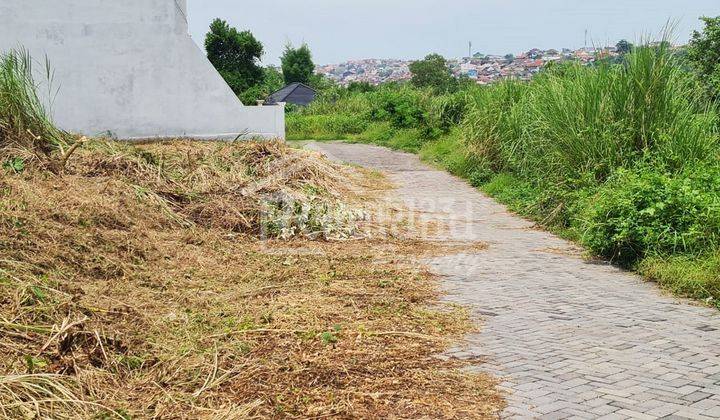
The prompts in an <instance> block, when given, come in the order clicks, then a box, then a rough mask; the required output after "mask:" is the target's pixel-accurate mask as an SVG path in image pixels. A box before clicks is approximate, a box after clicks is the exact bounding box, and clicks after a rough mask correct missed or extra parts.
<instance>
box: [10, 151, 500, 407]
mask: <svg viewBox="0 0 720 420" xmlns="http://www.w3.org/2000/svg"><path fill="white" fill-rule="evenodd" d="M377 185H381V186H382V185H383V182H382V180H379V179H378V176H377V174H371V173H367V172H364V171H361V170H358V169H354V168H349V167H344V166H339V165H336V164H333V163H331V162H329V161H327V160H326V159H324V158H322V157H320V156H319V155H317V154H314V153H310V152H305V151H300V150H294V149H290V148H288V147H286V146H285V145H283V144H280V143H273V142H270V143H255V142H249V143H232V144H228V143H221V144H216V143H192V142H174V143H169V144H149V145H138V146H131V145H123V144H118V143H110V142H101V141H92V142H88V143H87V144H85V145H84V146H83V147H82V148H80V149H78V150H77V151H76V152H75V154H74V155H73V156H72V158H71V159H70V160H69V162H68V164H67V166H66V168H65V169H64V171H63V172H62V173H61V174H54V173H52V172H50V171H47V170H44V169H43V168H42V166H37V167H36V166H32V165H30V166H28V167H26V168H25V169H24V170H23V171H19V172H18V171H11V170H7V169H6V170H3V171H2V172H0V353H2V354H3V355H4V357H3V358H2V359H0V418H31V417H40V418H44V417H53V418H71V417H72V418H77V417H81V418H130V417H132V418H149V417H160V418H254V417H264V418H267V417H277V418H283V417H287V418H294V417H320V416H340V417H360V418H379V417H387V416H400V417H414V418H417V417H429V418H443V417H446V418H452V417H491V416H493V415H494V414H495V413H496V412H497V411H498V409H500V408H501V407H502V401H501V399H500V398H499V396H498V394H497V392H496V391H495V388H494V383H493V381H492V380H491V379H490V378H488V377H487V376H484V375H475V374H468V373H463V372H462V371H461V368H462V367H463V366H465V365H466V364H467V363H469V362H460V361H453V360H451V361H442V360H440V359H438V358H436V357H435V355H437V354H438V353H440V352H442V351H443V350H444V349H446V348H447V347H448V346H449V345H450V343H451V341H452V340H456V339H459V338H461V337H462V336H463V335H464V334H465V333H467V332H468V331H469V330H470V329H471V328H472V327H471V324H470V322H469V320H468V315H467V313H466V311H465V310H463V309H462V308H459V307H455V306H448V305H442V304H439V303H438V302H437V297H438V291H437V289H436V282H435V280H434V279H433V278H432V277H431V276H430V275H429V274H428V273H427V272H426V271H424V269H422V268H420V267H417V266H416V265H415V264H413V263H411V261H412V258H415V257H417V256H418V255H422V254H423V253H437V252H443V249H442V246H440V245H437V244H428V243H423V242H418V241H412V240H402V239H378V238H376V239H372V237H371V235H370V234H369V233H372V231H373V227H372V226H369V227H368V226H366V225H364V224H363V221H364V219H365V217H364V216H363V217H358V216H357V215H358V214H364V212H365V211H364V210H363V206H362V205H363V204H367V203H368V202H371V201H373V200H374V199H376V197H377V195H378V192H377V191H376V190H373V188H375V189H377ZM373 186H374V187H373ZM268 203H270V204H268ZM288 203H292V204H291V205H289V207H288V206H287V204H288ZM268 205H270V206H271V209H270V210H268V208H267V206H268ZM273 208H274V209H275V210H278V212H277V213H273V212H272V209H273ZM338 209H341V210H338ZM280 210H282V211H280ZM338 214H339V215H340V216H339V217H336V216H337V215H338ZM348 214H350V216H348ZM274 216H278V217H277V218H275V217H274ZM279 220H280V221H279ZM368 228H369V229H370V231H369V232H368V230H367V229H368ZM263 235H268V236H269V237H270V238H271V239H268V240H261V239H260V238H261V237H263ZM272 238H275V239H272ZM281 238H284V239H285V240H283V239H281ZM290 238H292V239H290ZM288 239H289V240H288ZM317 239H346V240H342V241H337V240H336V241H328V240H320V241H318V240H317ZM347 239H352V240H347Z"/></svg>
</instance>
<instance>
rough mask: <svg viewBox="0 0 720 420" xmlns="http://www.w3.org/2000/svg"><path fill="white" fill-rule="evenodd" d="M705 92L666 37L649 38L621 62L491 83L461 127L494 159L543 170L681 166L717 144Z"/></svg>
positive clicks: (603, 171) (529, 172)
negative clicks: (648, 162) (642, 162)
mask: <svg viewBox="0 0 720 420" xmlns="http://www.w3.org/2000/svg"><path fill="white" fill-rule="evenodd" d="M699 93H700V91H699V86H698V85H697V83H695V80H694V79H693V76H692V75H690V74H689V73H686V72H684V71H683V70H682V69H681V68H680V66H678V65H677V64H676V63H675V62H674V57H673V54H672V51H671V50H670V49H669V47H668V46H667V43H661V44H660V46H657V47H656V46H649V45H648V46H644V47H639V48H637V49H636V50H635V51H634V52H633V53H632V54H630V55H629V56H628V57H627V59H626V61H625V63H624V64H622V65H612V64H607V63H600V64H599V65H597V66H594V67H587V66H582V65H580V64H577V63H570V64H564V65H560V66H555V67H553V68H551V69H549V70H547V71H545V72H543V73H542V74H541V75H539V76H538V77H537V78H536V79H534V80H533V81H532V82H531V83H529V84H519V83H517V82H505V83H502V84H500V85H497V86H494V87H491V88H490V89H488V92H485V93H483V94H481V95H479V97H480V100H479V101H478V102H477V103H475V104H474V105H473V107H472V110H471V112H470V116H469V117H468V118H467V119H466V121H465V127H464V134H465V136H464V137H465V140H466V144H467V146H468V147H471V148H473V149H475V150H476V151H477V153H479V154H480V155H482V157H483V158H484V159H487V160H488V162H489V164H490V165H491V166H492V167H493V168H495V169H497V170H507V171H511V172H514V173H518V174H520V175H522V176H526V177H530V178H537V179H538V180H540V179H545V178H546V177H547V176H551V177H553V178H554V180H555V181H557V180H559V179H569V178H572V179H577V178H580V177H585V176H586V175H588V174H592V175H593V177H594V178H596V179H597V181H600V182H601V181H603V180H605V179H606V178H607V177H608V176H609V175H610V174H611V172H612V171H613V170H614V169H615V168H618V167H626V166H628V165H632V164H633V163H634V162H636V161H638V160H639V159H642V158H651V159H652V160H654V161H656V162H657V163H658V164H659V165H661V166H663V167H665V168H668V169H671V170H679V169H681V168H682V166H683V165H685V164H687V163H688V162H692V161H696V160H699V159H704V158H705V157H707V156H708V154H709V153H713V152H714V151H715V150H716V147H717V132H716V124H715V122H714V120H715V118H716V116H715V115H714V114H713V113H711V112H709V107H708V104H707V103H706V102H704V101H703V100H702V96H701V95H700V94H699Z"/></svg>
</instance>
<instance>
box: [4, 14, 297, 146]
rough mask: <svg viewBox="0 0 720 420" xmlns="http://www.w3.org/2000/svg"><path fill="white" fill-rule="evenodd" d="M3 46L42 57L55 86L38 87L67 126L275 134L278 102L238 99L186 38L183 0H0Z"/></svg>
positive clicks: (281, 131) (281, 127) (280, 125)
mask: <svg viewBox="0 0 720 420" xmlns="http://www.w3.org/2000/svg"><path fill="white" fill-rule="evenodd" d="M13 48H15V49H17V48H25V49H27V50H29V51H30V53H31V55H32V57H33V59H34V61H37V62H38V63H44V61H45V57H47V59H48V60H49V62H50V65H51V67H52V69H53V71H54V82H53V84H52V86H53V88H54V89H56V90H57V92H56V94H55V93H52V94H51V93H48V90H47V89H43V92H46V93H45V94H44V95H45V98H46V99H47V100H48V102H52V111H53V117H54V119H55V121H56V123H57V124H58V125H59V126H60V127H61V128H63V129H65V130H68V131H73V132H77V133H82V134H87V135H99V134H108V133H109V134H111V135H113V136H115V137H118V138H150V137H179V136H182V137H196V138H214V137H219V138H229V137H233V138H234V137H236V136H238V135H239V134H243V133H244V134H247V135H249V136H262V137H277V138H284V137H285V114H284V107H281V106H267V107H257V106H243V104H242V103H241V102H240V100H239V99H238V98H237V97H236V96H235V94H233V92H232V90H231V89H230V88H229V87H228V85H227V84H226V83H225V81H224V80H223V79H222V77H220V75H219V74H218V73H217V71H215V69H214V68H213V66H212V65H211V64H210V62H209V61H208V60H207V58H206V57H205V54H204V53H203V52H202V51H201V50H200V49H199V48H198V47H197V45H196V44H195V43H194V42H193V40H192V39H191V38H190V35H189V31H188V21H187V0H122V1H119V0H0V52H6V51H8V50H10V49H13ZM38 67H40V66H38ZM36 70H38V71H37V73H41V72H40V71H39V68H36ZM51 99H52V100H51Z"/></svg>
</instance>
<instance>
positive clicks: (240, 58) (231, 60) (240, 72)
mask: <svg viewBox="0 0 720 420" xmlns="http://www.w3.org/2000/svg"><path fill="white" fill-rule="evenodd" d="M205 50H206V51H207V56H208V59H209V60H210V62H211V63H212V64H213V66H215V68H216V69H217V71H218V72H219V73H220V75H221V76H222V77H223V79H225V81H226V82H227V84H228V85H230V88H231V89H232V90H233V92H235V94H237V95H239V94H241V93H243V92H245V91H246V90H248V89H249V88H251V87H253V86H256V85H258V84H260V83H262V81H263V77H264V72H263V69H262V67H260V66H259V65H258V63H259V61H260V58H261V57H262V55H263V45H262V44H261V43H260V41H258V40H257V39H255V37H254V36H253V34H252V33H251V32H250V31H243V32H238V30H237V29H235V28H231V27H230V25H228V23H227V22H226V21H224V20H222V19H215V20H214V21H213V23H212V24H211V25H210V32H208V34H207V36H206V37H205Z"/></svg>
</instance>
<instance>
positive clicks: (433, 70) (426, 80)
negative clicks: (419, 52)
mask: <svg viewBox="0 0 720 420" xmlns="http://www.w3.org/2000/svg"><path fill="white" fill-rule="evenodd" d="M410 72H411V73H412V80H411V82H412V84H413V85H414V86H415V87H419V88H426V87H431V88H434V89H437V90H439V91H448V90H453V89H454V88H456V87H457V86H456V85H457V81H456V80H455V78H454V77H453V75H452V73H451V72H450V68H449V67H448V64H447V60H445V57H443V56H441V55H440V54H430V55H428V56H427V57H425V59H424V60H420V61H415V62H414V63H412V64H410Z"/></svg>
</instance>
